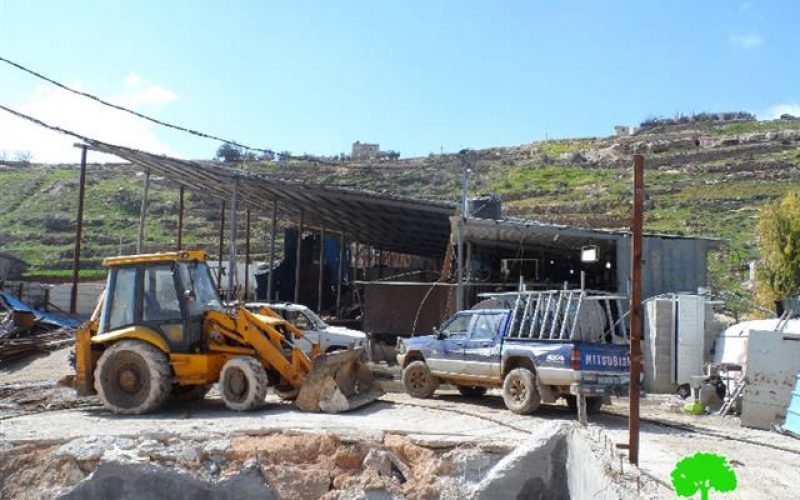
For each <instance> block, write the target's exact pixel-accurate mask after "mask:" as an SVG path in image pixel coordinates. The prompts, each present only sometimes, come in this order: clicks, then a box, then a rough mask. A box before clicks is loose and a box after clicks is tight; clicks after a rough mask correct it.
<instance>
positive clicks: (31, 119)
mask: <svg viewBox="0 0 800 500" xmlns="http://www.w3.org/2000/svg"><path fill="white" fill-rule="evenodd" d="M0 109H2V110H3V111H5V112H7V113H10V114H12V115H14V116H16V117H17V118H22V119H23V120H27V121H29V122H31V123H34V124H36V125H39V126H40V127H44V128H46V129H50V130H52V131H54V132H59V133H62V134H66V135H69V136H72V137H75V138H76V139H80V140H82V141H84V142H89V143H92V142H101V141H98V140H95V139H92V138H90V137H86V136H84V135H81V134H79V133H77V132H73V131H71V130H67V129H65V128H61V127H57V126H55V125H49V124H47V123H45V122H43V121H41V120H39V119H38V118H34V117H32V116H30V115H26V114H25V113H20V112H19V111H16V110H13V109H11V108H7V107H5V106H3V105H2V104H0Z"/></svg>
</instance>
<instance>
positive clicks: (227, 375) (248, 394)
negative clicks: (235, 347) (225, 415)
mask: <svg viewBox="0 0 800 500" xmlns="http://www.w3.org/2000/svg"><path fill="white" fill-rule="evenodd" d="M268 386H269V382H268V380H267V372H266V370H264V367H263V366H262V365H261V363H259V362H258V361H257V360H256V359H255V358H252V357H250V356H237V357H235V358H231V359H229V360H228V362H227V363H225V366H223V367H222V373H221V374H220V376H219V392H220V394H221V395H222V401H224V402H225V406H227V407H228V408H229V409H231V410H234V411H250V410H255V409H257V408H260V407H261V406H263V405H264V398H266V397H267V387H268Z"/></svg>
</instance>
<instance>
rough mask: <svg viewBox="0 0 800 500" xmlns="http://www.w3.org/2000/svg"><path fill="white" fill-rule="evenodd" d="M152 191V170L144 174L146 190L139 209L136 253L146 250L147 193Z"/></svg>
mask: <svg viewBox="0 0 800 500" xmlns="http://www.w3.org/2000/svg"><path fill="white" fill-rule="evenodd" d="M149 190H150V169H149V168H148V169H147V170H145V172H144V188H143V189H142V204H141V206H140V207H139V236H138V237H137V238H136V253H139V254H140V253H142V250H143V248H144V221H145V218H146V217H147V192H148V191H149Z"/></svg>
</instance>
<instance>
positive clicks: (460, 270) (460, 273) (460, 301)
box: [456, 218, 464, 311]
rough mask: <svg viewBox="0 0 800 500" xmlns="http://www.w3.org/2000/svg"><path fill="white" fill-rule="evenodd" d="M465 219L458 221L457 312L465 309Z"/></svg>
mask: <svg viewBox="0 0 800 500" xmlns="http://www.w3.org/2000/svg"><path fill="white" fill-rule="evenodd" d="M462 222H463V218H459V219H458V221H456V238H457V239H458V251H457V255H456V310H457V311H460V310H462V309H464V235H463V234H462V233H463V231H462V228H461V225H462Z"/></svg>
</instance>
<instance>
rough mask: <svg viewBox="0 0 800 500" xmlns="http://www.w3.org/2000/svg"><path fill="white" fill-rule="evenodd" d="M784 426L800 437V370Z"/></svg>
mask: <svg viewBox="0 0 800 500" xmlns="http://www.w3.org/2000/svg"><path fill="white" fill-rule="evenodd" d="M783 428H784V429H786V430H787V431H789V432H791V433H792V434H794V435H795V436H798V437H800V372H797V379H796V380H795V384H794V390H793V391H792V398H791V399H790V400H789V409H788V410H786V423H785V424H783Z"/></svg>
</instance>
